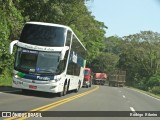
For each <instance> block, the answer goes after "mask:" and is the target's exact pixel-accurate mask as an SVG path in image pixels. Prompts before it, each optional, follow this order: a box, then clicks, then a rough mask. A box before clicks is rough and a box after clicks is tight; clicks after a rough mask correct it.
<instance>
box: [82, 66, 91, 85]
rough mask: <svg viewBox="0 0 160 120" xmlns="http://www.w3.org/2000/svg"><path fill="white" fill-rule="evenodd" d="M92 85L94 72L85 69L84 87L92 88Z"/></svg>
mask: <svg viewBox="0 0 160 120" xmlns="http://www.w3.org/2000/svg"><path fill="white" fill-rule="evenodd" d="M91 85H92V72H91V69H90V68H85V69H84V80H83V87H86V88H88V87H91Z"/></svg>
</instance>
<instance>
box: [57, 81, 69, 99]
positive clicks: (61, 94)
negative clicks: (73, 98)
mask: <svg viewBox="0 0 160 120" xmlns="http://www.w3.org/2000/svg"><path fill="white" fill-rule="evenodd" d="M66 94H67V84H64V86H63V91H62V92H60V93H58V96H59V97H62V96H65V95H66Z"/></svg>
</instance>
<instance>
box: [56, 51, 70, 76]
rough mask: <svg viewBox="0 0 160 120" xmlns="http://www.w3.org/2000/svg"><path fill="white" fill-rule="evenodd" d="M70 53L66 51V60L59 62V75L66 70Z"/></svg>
mask: <svg viewBox="0 0 160 120" xmlns="http://www.w3.org/2000/svg"><path fill="white" fill-rule="evenodd" d="M68 52H69V50H67V51H66V54H65V56H64V60H61V61H60V62H59V65H58V67H57V73H58V74H60V73H62V72H63V71H64V70H65V67H66V63H67V57H68Z"/></svg>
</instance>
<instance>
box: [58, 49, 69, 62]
mask: <svg viewBox="0 0 160 120" xmlns="http://www.w3.org/2000/svg"><path fill="white" fill-rule="evenodd" d="M67 50H69V47H68V46H65V47H64V49H63V50H62V52H61V56H60V60H63V59H64V56H65V53H66V51H67Z"/></svg>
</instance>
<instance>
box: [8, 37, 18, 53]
mask: <svg viewBox="0 0 160 120" xmlns="http://www.w3.org/2000/svg"><path fill="white" fill-rule="evenodd" d="M17 42H18V40H14V41H12V42H11V43H10V46H9V53H10V54H12V53H13V47H14V45H15V44H16V43H17Z"/></svg>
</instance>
